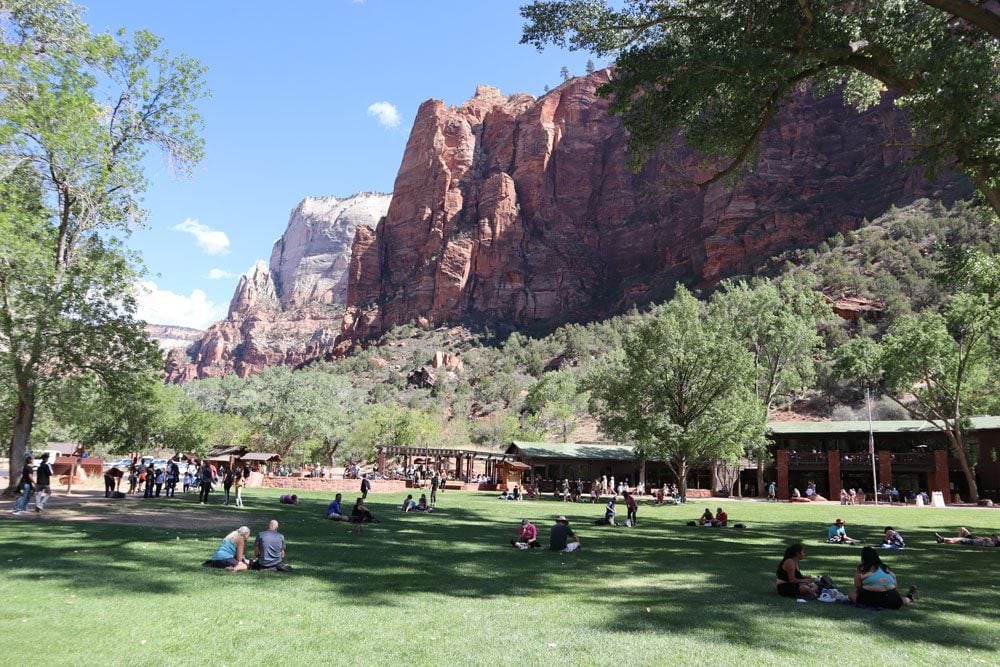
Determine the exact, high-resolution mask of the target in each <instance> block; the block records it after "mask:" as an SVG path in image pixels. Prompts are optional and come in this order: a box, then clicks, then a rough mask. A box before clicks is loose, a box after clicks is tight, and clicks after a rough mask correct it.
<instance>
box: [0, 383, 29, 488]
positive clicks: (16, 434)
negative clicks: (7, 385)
mask: <svg viewBox="0 0 1000 667" xmlns="http://www.w3.org/2000/svg"><path fill="white" fill-rule="evenodd" d="M34 399H35V396H34V392H33V391H31V390H30V389H23V390H20V391H19V392H18V397H17V410H16V412H15V413H14V431H13V433H11V436H10V448H9V450H8V455H9V456H10V475H9V477H8V478H7V488H6V489H5V490H4V492H3V495H4V496H13V495H16V494H17V488H16V487H17V484H18V482H20V481H21V466H23V465H24V458H25V456H26V455H27V454H28V439H29V438H30V437H31V427H32V426H33V425H34V422H35V400H34Z"/></svg>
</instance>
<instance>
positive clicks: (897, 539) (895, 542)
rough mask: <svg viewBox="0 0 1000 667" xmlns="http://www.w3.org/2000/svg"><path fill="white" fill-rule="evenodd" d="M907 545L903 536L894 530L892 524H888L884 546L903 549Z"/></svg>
mask: <svg viewBox="0 0 1000 667" xmlns="http://www.w3.org/2000/svg"><path fill="white" fill-rule="evenodd" d="M905 546H906V542H904V541H903V536H902V535H900V534H899V533H898V532H897V531H896V530H894V529H893V527H892V526H886V527H885V537H883V538H882V548H883V549H902V548H903V547H905Z"/></svg>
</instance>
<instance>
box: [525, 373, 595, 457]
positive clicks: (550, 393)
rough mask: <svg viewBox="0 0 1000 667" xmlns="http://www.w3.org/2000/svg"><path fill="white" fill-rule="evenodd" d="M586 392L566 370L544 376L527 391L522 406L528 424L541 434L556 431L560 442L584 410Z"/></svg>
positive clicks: (566, 436)
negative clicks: (526, 415)
mask: <svg viewBox="0 0 1000 667" xmlns="http://www.w3.org/2000/svg"><path fill="white" fill-rule="evenodd" d="M588 398H589V396H588V394H587V392H581V391H580V390H579V388H578V387H577V381H576V378H575V377H574V376H573V374H571V373H569V372H567V371H554V372H551V373H545V374H544V375H543V376H542V377H541V378H540V379H539V380H538V381H537V382H535V383H534V384H532V385H531V387H529V388H528V395H527V396H525V399H524V407H525V408H526V409H527V410H528V412H529V413H530V418H531V423H532V424H533V425H535V426H537V427H538V428H540V429H541V430H542V431H544V432H545V433H550V432H556V433H558V434H559V436H560V437H562V440H563V442H568V441H569V436H570V434H571V433H572V432H573V428H574V426H575V425H576V419H577V415H578V414H579V413H580V412H583V411H585V410H586V408H587V400H588Z"/></svg>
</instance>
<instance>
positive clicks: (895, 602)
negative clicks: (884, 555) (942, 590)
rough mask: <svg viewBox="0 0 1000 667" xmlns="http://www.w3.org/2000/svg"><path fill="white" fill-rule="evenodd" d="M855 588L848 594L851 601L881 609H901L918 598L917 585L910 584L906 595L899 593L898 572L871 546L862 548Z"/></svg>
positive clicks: (855, 575)
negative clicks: (897, 585)
mask: <svg viewBox="0 0 1000 667" xmlns="http://www.w3.org/2000/svg"><path fill="white" fill-rule="evenodd" d="M854 589H855V590H854V591H852V592H851V593H850V594H849V595H848V597H849V598H850V600H851V602H858V603H861V604H866V605H868V606H869V607H879V608H881V609H900V608H902V607H905V606H906V605H908V604H912V603H913V601H914V600H916V599H917V587H916V586H910V590H909V591H907V593H906V595H903V596H901V595H900V594H899V591H898V590H896V573H895V572H893V571H892V569H891V568H890V567H889V566H888V565H886V564H885V563H883V562H882V559H881V558H879V555H878V553H877V552H876V551H875V550H874V549H872V548H871V547H865V548H864V549H862V550H861V564H860V565H858V569H857V570H856V571H855V573H854Z"/></svg>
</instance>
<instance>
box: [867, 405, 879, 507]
mask: <svg viewBox="0 0 1000 667" xmlns="http://www.w3.org/2000/svg"><path fill="white" fill-rule="evenodd" d="M865 403H866V404H867V406H868V455H869V456H870V457H871V459H872V491H874V493H873V495H874V496H875V504H876V505H878V477H876V476H875V431H874V430H873V429H872V397H871V390H870V389H865Z"/></svg>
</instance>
